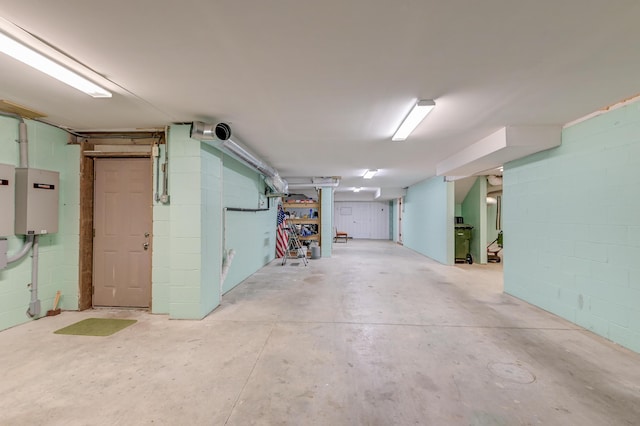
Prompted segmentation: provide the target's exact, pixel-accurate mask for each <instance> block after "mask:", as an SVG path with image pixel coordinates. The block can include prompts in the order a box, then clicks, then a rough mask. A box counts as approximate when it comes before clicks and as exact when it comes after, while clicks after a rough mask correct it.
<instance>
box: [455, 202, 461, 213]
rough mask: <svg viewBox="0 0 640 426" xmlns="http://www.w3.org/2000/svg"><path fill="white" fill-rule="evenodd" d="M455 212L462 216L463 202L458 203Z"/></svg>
mask: <svg viewBox="0 0 640 426" xmlns="http://www.w3.org/2000/svg"><path fill="white" fill-rule="evenodd" d="M454 212H455V214H454V215H455V216H462V204H456V205H455V210H454Z"/></svg>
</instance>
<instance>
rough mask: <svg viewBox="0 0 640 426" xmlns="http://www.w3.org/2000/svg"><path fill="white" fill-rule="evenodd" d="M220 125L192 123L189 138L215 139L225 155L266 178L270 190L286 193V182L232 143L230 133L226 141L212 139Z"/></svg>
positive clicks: (245, 150)
mask: <svg viewBox="0 0 640 426" xmlns="http://www.w3.org/2000/svg"><path fill="white" fill-rule="evenodd" d="M221 124H224V123H220V124H218V125H216V126H214V125H211V124H206V123H203V122H201V121H194V122H193V124H192V125H191V137H192V138H193V139H197V140H200V141H203V142H211V141H214V140H216V139H217V143H216V144H215V145H214V146H216V147H218V148H220V149H222V150H223V151H224V152H226V153H227V154H229V155H231V156H232V157H234V158H236V159H237V160H240V161H241V162H242V163H244V164H246V165H247V166H249V167H251V168H253V169H254V170H256V171H258V172H260V173H261V174H263V175H264V176H265V177H266V179H265V183H266V184H267V185H268V186H269V187H270V188H271V189H272V190H274V191H275V192H282V193H286V192H288V191H289V188H288V185H287V181H285V180H284V179H282V178H281V177H280V175H279V174H278V171H277V170H276V169H274V168H273V167H271V166H270V165H268V164H267V163H266V162H264V161H262V160H261V159H260V158H258V157H257V156H256V155H255V154H253V153H252V152H251V151H249V149H248V148H246V147H244V146H243V145H242V144H240V142H238V141H234V140H233V138H232V137H231V136H230V135H231V132H229V138H228V139H226V140H221V139H220V138H215V137H213V133H216V132H215V129H216V128H218V127H220V125H221Z"/></svg>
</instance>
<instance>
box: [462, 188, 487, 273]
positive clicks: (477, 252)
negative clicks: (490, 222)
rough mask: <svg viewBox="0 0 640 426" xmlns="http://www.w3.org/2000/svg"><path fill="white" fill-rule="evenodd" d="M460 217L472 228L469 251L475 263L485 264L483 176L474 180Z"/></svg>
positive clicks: (484, 196) (485, 208)
mask: <svg viewBox="0 0 640 426" xmlns="http://www.w3.org/2000/svg"><path fill="white" fill-rule="evenodd" d="M462 217H464V222H465V224H467V225H471V226H473V230H472V231H471V242H470V244H469V250H470V251H471V255H472V256H473V261H474V262H476V263H487V250H486V243H485V241H486V240H487V180H486V179H485V178H484V176H481V177H479V178H477V179H476V181H475V183H474V184H473V186H472V187H471V189H470V190H469V192H468V193H467V196H466V197H465V199H464V201H463V202H462Z"/></svg>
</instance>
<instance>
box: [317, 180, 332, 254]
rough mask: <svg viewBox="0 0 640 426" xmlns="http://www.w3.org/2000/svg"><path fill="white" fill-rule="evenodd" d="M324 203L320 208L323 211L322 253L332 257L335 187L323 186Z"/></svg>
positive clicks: (321, 229) (321, 227)
mask: <svg viewBox="0 0 640 426" xmlns="http://www.w3.org/2000/svg"><path fill="white" fill-rule="evenodd" d="M320 191H322V192H321V193H322V204H321V206H320V209H321V211H322V214H321V217H320V221H321V226H320V239H321V241H322V246H321V247H320V254H321V255H322V257H331V251H332V247H333V235H334V231H333V188H331V187H322V188H321V189H320Z"/></svg>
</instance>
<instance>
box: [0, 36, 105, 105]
mask: <svg viewBox="0 0 640 426" xmlns="http://www.w3.org/2000/svg"><path fill="white" fill-rule="evenodd" d="M0 52H2V53H4V54H6V55H9V56H11V57H13V58H14V59H17V60H18V61H20V62H23V63H25V64H27V65H29V66H30V67H33V68H35V69H37V70H38V71H41V72H43V73H45V74H48V75H49V76H51V77H53V78H55V79H57V80H60V81H61V82H63V83H65V84H68V85H69V86H71V87H73V88H75V89H78V90H80V91H82V92H84V93H86V94H87V95H89V96H92V97H94V98H110V97H111V96H112V95H111V92H109V91H107V90H105V89H103V88H102V87H100V86H98V85H97V84H95V83H93V82H91V81H89V80H87V79H86V78H84V77H82V76H81V75H79V74H77V73H75V72H74V71H71V70H70V69H68V68H66V67H63V66H62V65H60V64H58V63H57V62H54V61H52V60H51V59H49V58H47V57H46V56H44V55H42V54H40V53H38V52H36V51H35V50H33V49H31V48H30V47H28V46H26V45H24V44H22V43H20V42H18V41H16V40H14V39H12V38H11V37H9V36H7V35H6V34H3V33H1V32H0Z"/></svg>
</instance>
